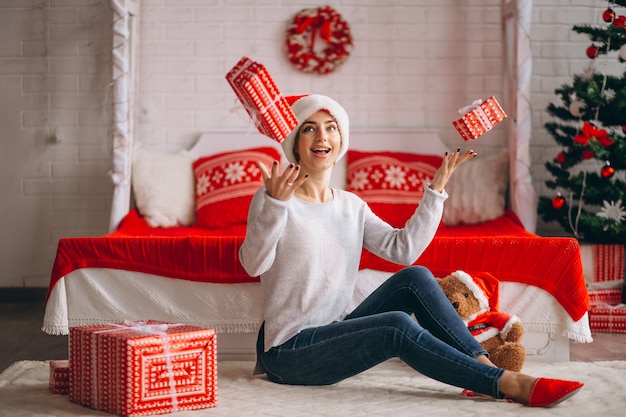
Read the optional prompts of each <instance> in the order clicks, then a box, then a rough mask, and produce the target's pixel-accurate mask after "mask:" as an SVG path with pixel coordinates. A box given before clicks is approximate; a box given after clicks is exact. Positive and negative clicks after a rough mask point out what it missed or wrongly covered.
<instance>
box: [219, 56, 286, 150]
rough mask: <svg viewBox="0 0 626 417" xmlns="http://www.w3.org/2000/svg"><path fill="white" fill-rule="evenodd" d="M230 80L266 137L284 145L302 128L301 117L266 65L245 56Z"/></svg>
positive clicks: (228, 76) (229, 77) (229, 75)
mask: <svg viewBox="0 0 626 417" xmlns="http://www.w3.org/2000/svg"><path fill="white" fill-rule="evenodd" d="M226 80H227V81H228V83H229V84H230V86H231V87H232V88H233V90H234V91H235V94H237V97H239V100H240V101H241V104H242V105H243V106H244V108H245V109H246V111H247V112H248V114H249V115H250V117H251V118H252V121H253V123H254V124H255V125H256V127H257V129H258V130H259V132H261V133H262V134H264V135H265V136H268V137H270V138H272V139H274V140H276V141H278V142H282V141H283V140H284V139H285V138H286V137H287V136H288V135H289V133H291V131H292V130H293V129H295V128H296V126H298V118H297V117H296V115H295V114H294V113H293V111H292V110H291V107H290V106H289V103H287V100H286V99H285V98H284V97H283V96H282V95H281V94H280V91H279V90H278V87H277V86H276V83H275V82H274V80H273V79H272V77H271V75H270V73H269V72H268V71H267V68H265V66H263V65H262V64H260V63H258V62H255V61H252V60H251V59H250V58H248V57H243V58H241V60H239V62H238V63H237V64H236V65H235V66H234V67H233V68H232V69H231V70H230V71H229V72H228V74H226Z"/></svg>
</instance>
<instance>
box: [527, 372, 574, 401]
mask: <svg viewBox="0 0 626 417" xmlns="http://www.w3.org/2000/svg"><path fill="white" fill-rule="evenodd" d="M583 385H585V384H583V383H582V382H577V381H564V380H561V379H550V378H538V379H537V380H535V382H534V384H533V386H532V388H531V389H530V395H529V396H528V404H526V406H527V407H553V406H555V405H557V404H558V403H560V402H561V401H564V400H567V399H568V398H569V397H571V396H572V395H574V394H576V393H577V392H578V391H580V389H581V388H582V387H583Z"/></svg>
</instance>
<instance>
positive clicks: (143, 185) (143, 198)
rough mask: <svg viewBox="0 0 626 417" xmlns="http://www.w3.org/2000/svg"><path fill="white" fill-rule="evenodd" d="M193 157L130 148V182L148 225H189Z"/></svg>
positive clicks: (193, 209) (192, 207)
mask: <svg viewBox="0 0 626 417" xmlns="http://www.w3.org/2000/svg"><path fill="white" fill-rule="evenodd" d="M193 160H194V157H193V155H192V154H191V153H189V152H187V151H185V150H183V151H180V152H178V153H168V152H163V151H158V150H152V149H146V148H144V147H142V146H141V145H139V146H136V147H135V148H134V149H133V167H132V186H133V192H134V196H135V204H136V205H137V209H138V210H139V213H140V214H141V215H142V216H143V217H144V218H145V219H146V222H147V223H148V224H149V225H150V226H151V227H172V226H190V225H191V224H193V222H194V220H195V213H196V196H195V178H194V174H193V168H192V164H193Z"/></svg>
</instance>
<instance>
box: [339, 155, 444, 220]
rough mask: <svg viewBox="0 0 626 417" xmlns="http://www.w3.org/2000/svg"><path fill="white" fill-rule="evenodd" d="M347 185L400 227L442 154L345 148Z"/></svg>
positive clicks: (377, 212)
mask: <svg viewBox="0 0 626 417" xmlns="http://www.w3.org/2000/svg"><path fill="white" fill-rule="evenodd" d="M347 157H348V180H347V186H346V189H347V190H348V191H351V192H353V193H355V194H357V195H359V196H360V197H361V198H362V199H363V200H365V201H366V202H367V203H368V205H369V206H370V208H371V209H372V211H373V212H374V213H375V214H376V215H378V217H380V218H381V219H383V220H385V221H386V222H387V223H389V224H390V225H392V226H394V227H403V226H404V224H405V223H406V221H407V220H408V219H409V218H410V217H411V216H412V215H413V213H414V212H415V209H416V208H417V206H418V203H419V201H420V200H421V199H422V197H423V195H424V186H425V185H426V184H427V183H430V182H431V181H432V178H433V176H434V175H435V171H437V169H438V168H439V166H440V165H441V162H442V160H443V158H442V157H440V156H436V155H420V154H414V153H403V152H389V151H387V152H362V151H355V150H348V154H347Z"/></svg>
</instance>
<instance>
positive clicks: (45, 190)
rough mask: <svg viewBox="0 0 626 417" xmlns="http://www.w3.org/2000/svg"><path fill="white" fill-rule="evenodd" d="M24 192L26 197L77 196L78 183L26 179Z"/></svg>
mask: <svg viewBox="0 0 626 417" xmlns="http://www.w3.org/2000/svg"><path fill="white" fill-rule="evenodd" d="M22 190H23V193H24V195H25V196H30V195H50V194H56V195H58V194H77V193H78V181H77V180H75V179H72V180H62V181H59V180H55V181H52V180H46V179H24V180H23V181H22Z"/></svg>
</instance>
